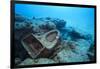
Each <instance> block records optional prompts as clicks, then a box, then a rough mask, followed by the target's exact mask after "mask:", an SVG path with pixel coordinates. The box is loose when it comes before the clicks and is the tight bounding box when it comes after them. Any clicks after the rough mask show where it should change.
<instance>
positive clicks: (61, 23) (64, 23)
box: [51, 19, 66, 29]
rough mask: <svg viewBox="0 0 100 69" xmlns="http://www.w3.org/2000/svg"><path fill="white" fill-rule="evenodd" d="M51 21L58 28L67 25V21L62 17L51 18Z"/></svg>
mask: <svg viewBox="0 0 100 69" xmlns="http://www.w3.org/2000/svg"><path fill="white" fill-rule="evenodd" d="M51 21H52V22H53V23H54V24H55V25H56V27H57V29H61V28H63V27H65V26H66V21H64V20H60V19H51Z"/></svg>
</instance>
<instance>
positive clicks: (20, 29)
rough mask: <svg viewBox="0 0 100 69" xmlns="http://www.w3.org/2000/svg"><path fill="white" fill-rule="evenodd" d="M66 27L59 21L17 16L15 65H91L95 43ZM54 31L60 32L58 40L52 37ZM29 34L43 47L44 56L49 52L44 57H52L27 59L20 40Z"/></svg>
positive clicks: (47, 18)
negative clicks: (80, 63)
mask: <svg viewBox="0 0 100 69" xmlns="http://www.w3.org/2000/svg"><path fill="white" fill-rule="evenodd" d="M66 25H67V22H66V21H64V20H61V19H58V18H51V17H45V18H36V17H33V18H32V19H28V18H26V17H24V16H22V15H19V14H16V15H15V35H14V38H15V39H14V40H15V64H16V65H33V64H51V63H69V62H85V61H93V60H94V43H93V38H92V35H91V34H86V33H81V32H79V31H78V30H77V29H75V28H73V27H66ZM55 30H57V31H58V32H59V37H58V36H57V34H58V33H53V34H51V33H52V32H53V31H55ZM31 33H32V34H33V36H34V37H35V38H36V39H37V41H39V42H40V43H41V44H42V46H43V47H45V48H48V50H47V51H44V52H49V53H46V54H48V55H49V56H51V57H46V56H45V55H43V54H42V56H43V57H42V56H40V55H39V57H38V58H32V57H31V56H30V54H29V53H28V52H27V50H26V49H25V48H24V47H23V44H22V43H21V40H22V39H23V38H24V37H25V36H27V35H29V34H31ZM49 33H50V34H49ZM47 36H48V37H47ZM53 37H54V38H53ZM45 38H47V40H46V39H45ZM56 38H57V40H56V41H55V40H54V39H56ZM48 41H49V42H48ZM33 45H34V44H33ZM50 45H51V46H50ZM44 52H41V53H44ZM50 53H51V54H52V55H50Z"/></svg>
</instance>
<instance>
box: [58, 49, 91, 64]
mask: <svg viewBox="0 0 100 69" xmlns="http://www.w3.org/2000/svg"><path fill="white" fill-rule="evenodd" d="M57 57H58V58H59V60H60V63H68V62H85V61H89V59H88V56H86V55H85V56H82V55H80V54H76V53H73V52H72V51H71V50H65V49H63V50H62V51H61V52H59V53H58V54H57Z"/></svg>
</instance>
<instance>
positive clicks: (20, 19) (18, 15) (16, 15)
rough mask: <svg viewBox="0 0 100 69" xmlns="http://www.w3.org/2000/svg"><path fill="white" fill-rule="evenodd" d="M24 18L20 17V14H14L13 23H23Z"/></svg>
mask: <svg viewBox="0 0 100 69" xmlns="http://www.w3.org/2000/svg"><path fill="white" fill-rule="evenodd" d="M25 19H26V18H25V17H24V16H22V15H20V14H15V21H17V22H23V21H25Z"/></svg>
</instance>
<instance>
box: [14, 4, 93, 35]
mask: <svg viewBox="0 0 100 69" xmlns="http://www.w3.org/2000/svg"><path fill="white" fill-rule="evenodd" d="M15 13H19V14H21V15H23V16H25V17H28V18H32V17H33V16H35V17H39V18H40V17H51V18H60V19H63V20H65V21H66V22H67V24H66V26H72V27H74V28H77V29H80V30H81V31H84V32H86V33H89V34H92V35H93V36H94V8H83V7H82V8H80V7H60V6H45V5H29V4H16V5H15ZM81 31H80V32H81Z"/></svg>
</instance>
